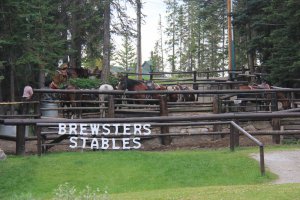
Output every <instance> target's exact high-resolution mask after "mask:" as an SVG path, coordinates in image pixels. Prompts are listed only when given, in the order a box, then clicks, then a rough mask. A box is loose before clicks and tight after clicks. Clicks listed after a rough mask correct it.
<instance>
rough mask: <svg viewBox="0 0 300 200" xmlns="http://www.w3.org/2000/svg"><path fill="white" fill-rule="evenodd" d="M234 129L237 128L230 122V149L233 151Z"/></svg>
mask: <svg viewBox="0 0 300 200" xmlns="http://www.w3.org/2000/svg"><path fill="white" fill-rule="evenodd" d="M234 129H235V127H234V126H233V125H232V124H230V135H229V137H230V140H229V141H230V145H229V146H230V150H231V151H234V146H235V145H234V132H235V131H234Z"/></svg>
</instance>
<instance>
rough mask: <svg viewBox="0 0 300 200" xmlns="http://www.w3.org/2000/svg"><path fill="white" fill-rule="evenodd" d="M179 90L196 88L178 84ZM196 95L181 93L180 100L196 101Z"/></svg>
mask: <svg viewBox="0 0 300 200" xmlns="http://www.w3.org/2000/svg"><path fill="white" fill-rule="evenodd" d="M177 86H178V88H179V90H181V91H193V90H194V89H193V88H192V87H189V86H187V85H180V84H178V85H177ZM195 100H196V97H195V94H193V93H184V94H180V95H179V101H180V102H187V101H195Z"/></svg>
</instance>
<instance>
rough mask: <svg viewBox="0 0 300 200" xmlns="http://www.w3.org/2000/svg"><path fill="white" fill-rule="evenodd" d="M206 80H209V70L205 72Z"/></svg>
mask: <svg viewBox="0 0 300 200" xmlns="http://www.w3.org/2000/svg"><path fill="white" fill-rule="evenodd" d="M206 79H207V80H208V79H209V68H207V72H206Z"/></svg>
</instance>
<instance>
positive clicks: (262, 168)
mask: <svg viewBox="0 0 300 200" xmlns="http://www.w3.org/2000/svg"><path fill="white" fill-rule="evenodd" d="M259 155H260V156H259V157H260V173H261V175H262V176H264V175H265V158H264V146H259Z"/></svg>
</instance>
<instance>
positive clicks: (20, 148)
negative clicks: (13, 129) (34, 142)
mask: <svg viewBox="0 0 300 200" xmlns="http://www.w3.org/2000/svg"><path fill="white" fill-rule="evenodd" d="M25 128H26V126H25V125H17V135H16V136H17V138H16V154H17V155H24V154H25Z"/></svg>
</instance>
